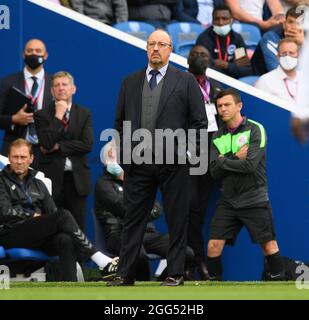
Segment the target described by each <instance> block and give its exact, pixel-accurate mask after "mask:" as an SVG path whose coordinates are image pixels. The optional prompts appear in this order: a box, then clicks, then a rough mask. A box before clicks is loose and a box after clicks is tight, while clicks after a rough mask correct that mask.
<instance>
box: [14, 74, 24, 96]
mask: <svg viewBox="0 0 309 320" xmlns="http://www.w3.org/2000/svg"><path fill="white" fill-rule="evenodd" d="M16 88H17V89H19V90H21V91H22V92H24V93H26V88H25V78H24V73H23V71H22V72H20V73H19V74H18V77H17V79H16Z"/></svg>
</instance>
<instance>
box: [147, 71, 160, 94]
mask: <svg viewBox="0 0 309 320" xmlns="http://www.w3.org/2000/svg"><path fill="white" fill-rule="evenodd" d="M159 73H160V71H158V70H155V69H153V70H151V71H150V72H149V74H151V78H150V80H149V87H150V89H151V90H152V89H153V88H154V87H155V86H156V85H157V75H158V74H159Z"/></svg>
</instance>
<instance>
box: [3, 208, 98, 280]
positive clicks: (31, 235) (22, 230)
mask: <svg viewBox="0 0 309 320" xmlns="http://www.w3.org/2000/svg"><path fill="white" fill-rule="evenodd" d="M0 244H1V245H2V246H4V247H5V248H6V249H9V248H16V247H22V248H28V249H37V250H42V251H44V252H46V253H47V254H48V255H57V256H59V263H60V269H61V279H62V281H76V280H77V279H76V261H80V262H83V261H86V260H88V259H89V258H90V257H91V256H92V255H93V254H94V253H95V252H96V251H97V250H96V249H95V248H94V247H93V246H92V244H91V243H90V242H89V241H88V239H87V238H86V236H85V234H84V233H83V232H82V231H81V230H80V228H79V227H78V225H77V223H76V221H75V220H74V218H73V217H72V215H71V213H70V212H69V211H67V210H58V211H57V212H55V213H53V214H43V215H42V216H40V217H36V218H30V219H28V220H27V221H25V222H24V223H22V224H20V225H18V226H16V227H14V228H12V229H9V230H6V231H4V232H2V233H1V234H0Z"/></svg>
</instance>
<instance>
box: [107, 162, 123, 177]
mask: <svg viewBox="0 0 309 320" xmlns="http://www.w3.org/2000/svg"><path fill="white" fill-rule="evenodd" d="M106 170H107V172H109V173H110V174H111V175H113V176H115V177H119V176H120V175H121V173H122V168H121V167H120V165H119V164H118V163H109V164H108V165H107V166H106Z"/></svg>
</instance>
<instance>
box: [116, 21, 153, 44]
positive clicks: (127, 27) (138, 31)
mask: <svg viewBox="0 0 309 320" xmlns="http://www.w3.org/2000/svg"><path fill="white" fill-rule="evenodd" d="M113 27H114V28H116V29H118V30H121V31H123V32H125V33H128V34H131V35H132V36H135V37H137V38H140V39H142V40H147V38H148V36H149V35H150V34H151V33H152V32H153V31H155V30H156V29H155V27H154V26H153V25H151V24H149V23H146V22H140V21H128V22H119V23H116V24H114V25H113Z"/></svg>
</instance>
